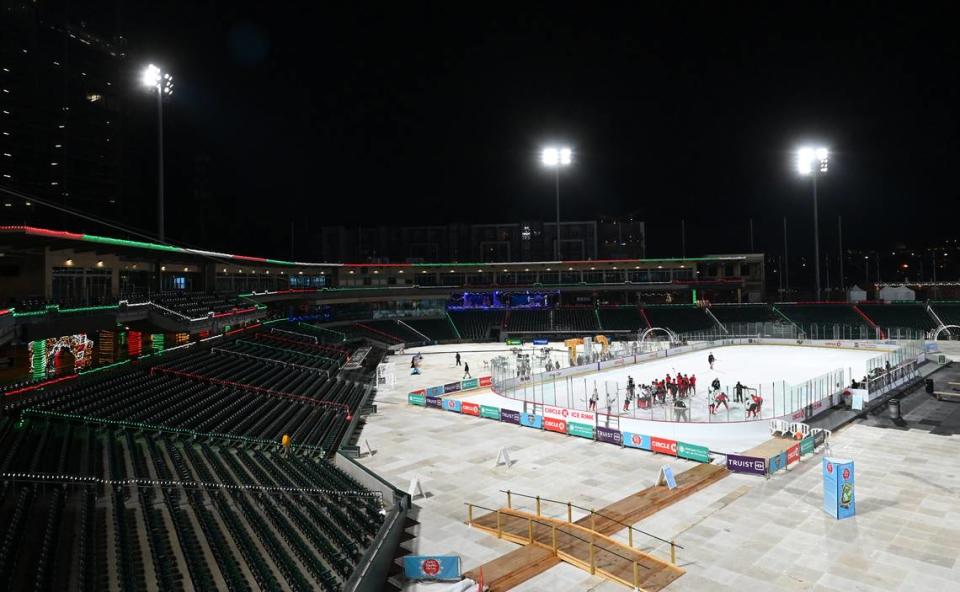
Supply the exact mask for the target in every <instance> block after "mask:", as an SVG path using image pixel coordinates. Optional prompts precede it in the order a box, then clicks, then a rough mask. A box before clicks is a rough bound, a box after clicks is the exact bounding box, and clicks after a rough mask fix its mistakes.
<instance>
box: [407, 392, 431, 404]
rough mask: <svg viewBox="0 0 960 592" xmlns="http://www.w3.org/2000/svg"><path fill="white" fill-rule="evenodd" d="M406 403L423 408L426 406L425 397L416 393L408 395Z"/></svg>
mask: <svg viewBox="0 0 960 592" xmlns="http://www.w3.org/2000/svg"><path fill="white" fill-rule="evenodd" d="M407 403H410V404H411V405H419V406H421V407H424V406H426V404H427V402H426V397H425V396H424V395H418V394H416V393H410V394H409V395H407Z"/></svg>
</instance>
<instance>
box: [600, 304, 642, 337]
mask: <svg viewBox="0 0 960 592" xmlns="http://www.w3.org/2000/svg"><path fill="white" fill-rule="evenodd" d="M597 314H598V315H599V316H600V328H601V329H602V330H604V331H632V332H636V331H639V330H642V329H646V328H647V322H646V321H645V320H644V319H643V316H642V315H641V314H640V309H639V308H637V307H636V306H617V307H601V308H598V309H597Z"/></svg>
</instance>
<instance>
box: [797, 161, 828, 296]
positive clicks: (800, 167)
mask: <svg viewBox="0 0 960 592" xmlns="http://www.w3.org/2000/svg"><path fill="white" fill-rule="evenodd" d="M829 161H830V150H828V149H827V148H826V147H824V146H803V147H801V148H800V149H799V150H797V172H798V173H800V174H801V175H803V176H809V177H810V178H811V179H813V262H814V265H813V269H814V274H816V278H815V280H814V286H815V289H816V297H815V300H820V220H819V216H818V215H817V177H819V176H820V175H822V174H824V173H826V172H827V169H828V168H829Z"/></svg>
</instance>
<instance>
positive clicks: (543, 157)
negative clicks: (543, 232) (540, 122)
mask: <svg viewBox="0 0 960 592" xmlns="http://www.w3.org/2000/svg"><path fill="white" fill-rule="evenodd" d="M540 162H542V163H543V166H546V167H550V168H552V169H553V170H554V171H555V172H556V181H557V182H556V188H557V236H556V241H555V244H554V246H553V258H554V259H555V260H557V261H559V260H560V169H561V168H562V167H565V166H570V164H571V163H572V162H573V151H572V150H570V148H568V147H567V146H548V147H546V148H544V149H543V150H542V151H541V152H540Z"/></svg>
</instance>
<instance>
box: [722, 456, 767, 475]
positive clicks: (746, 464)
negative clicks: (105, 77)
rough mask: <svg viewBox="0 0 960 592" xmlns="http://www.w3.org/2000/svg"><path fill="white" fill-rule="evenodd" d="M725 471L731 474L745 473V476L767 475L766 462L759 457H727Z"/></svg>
mask: <svg viewBox="0 0 960 592" xmlns="http://www.w3.org/2000/svg"><path fill="white" fill-rule="evenodd" d="M727 470H728V471H730V472H732V473H746V474H747V475H759V476H761V477H763V476H764V475H766V474H767V461H766V460H764V459H762V458H760V457H759V456H740V455H739V454H728V455H727Z"/></svg>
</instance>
